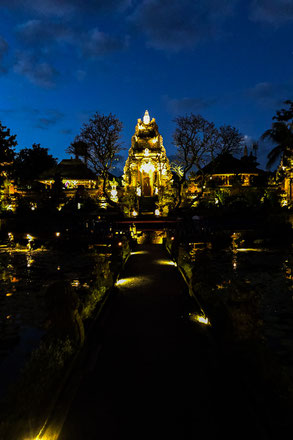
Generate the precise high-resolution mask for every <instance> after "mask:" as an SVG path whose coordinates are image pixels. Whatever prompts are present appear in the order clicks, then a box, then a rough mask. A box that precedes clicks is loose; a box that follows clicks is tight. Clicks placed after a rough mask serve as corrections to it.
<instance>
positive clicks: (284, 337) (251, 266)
mask: <svg viewBox="0 0 293 440" xmlns="http://www.w3.org/2000/svg"><path fill="white" fill-rule="evenodd" d="M230 264H231V266H232V268H233V270H235V271H236V273H237V275H238V277H239V278H241V279H242V280H244V281H245V282H246V283H248V284H249V285H250V286H251V289H252V290H253V291H255V290H257V292H258V293H259V296H260V303H259V313H260V319H261V320H262V327H261V331H262V335H263V337H264V339H265V340H266V342H267V344H268V346H269V347H270V348H271V349H272V350H273V351H274V352H275V353H276V354H277V355H278V357H279V358H280V360H281V361H282V363H283V364H284V366H286V367H288V368H289V369H292V372H293V300H292V299H293V297H292V295H293V290H292V287H293V284H292V282H293V279H292V273H293V272H292V271H293V254H292V252H291V250H290V249H276V248H274V249H269V248H267V249H263V248H254V249H253V248H252V249H251V248H243V247H239V248H238V249H237V251H236V252H235V253H233V252H232V256H231V259H230Z"/></svg>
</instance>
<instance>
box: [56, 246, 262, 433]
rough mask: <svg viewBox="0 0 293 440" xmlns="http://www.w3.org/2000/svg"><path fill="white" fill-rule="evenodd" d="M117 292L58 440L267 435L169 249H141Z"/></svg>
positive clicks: (125, 272) (126, 270)
mask: <svg viewBox="0 0 293 440" xmlns="http://www.w3.org/2000/svg"><path fill="white" fill-rule="evenodd" d="M118 289H119V291H118V293H117V295H116V296H115V297H114V298H113V299H112V302H111V304H110V307H109V308H108V310H107V313H106V315H105V316H104V317H103V320H102V323H101V325H100V326H99V327H98V328H97V330H96V331H97V341H98V340H100V341H101V346H100V347H99V348H97V347H98V346H97V347H93V350H92V355H91V356H90V358H89V359H88V361H87V365H86V367H85V370H84V371H83V372H82V378H81V381H80V384H79V388H78V390H77V392H76V394H75V397H74V399H73V401H72V404H71V407H70V409H69V412H68V415H67V418H66V420H65V423H64V425H63V429H62V431H61V434H60V436H59V439H60V440H110V439H113V440H114V439H115V440H120V439H137V440H140V439H152V440H155V439H161V440H165V439H166V440H167V439H168V440H169V439H180V440H181V439H197V438H200V437H202V436H203V437H204V438H205V439H220V438H222V437H223V438H225V439H226V440H227V438H228V439H232V438H233V439H237V440H239V439H244V438H246V439H247V438H258V439H265V438H266V437H265V436H263V435H262V434H261V433H260V432H259V428H258V427H257V426H256V425H257V424H256V421H255V419H254V416H253V414H252V411H251V405H250V402H249V399H248V397H247V395H246V393H245V391H244V390H243V387H242V386H241V385H240V383H239V382H238V381H237V380H236V379H235V377H237V375H235V372H234V373H233V374H231V371H229V368H228V369H227V366H226V365H224V363H223V361H220V360H219V356H218V355H217V350H216V348H215V347H214V345H213V344H212V343H211V342H210V338H209V335H208V330H207V329H206V328H205V329H203V328H202V327H201V325H199V324H198V323H195V322H193V321H192V320H190V316H189V314H190V313H194V312H196V308H195V307H196V306H195V304H194V303H193V302H192V300H191V299H190V298H189V296H188V294H187V291H186V287H185V284H184V283H183V280H182V278H181V276H180V274H179V272H178V270H177V268H176V267H175V266H174V265H173V264H172V261H171V260H170V258H169V256H168V254H167V252H166V251H165V250H164V249H163V248H162V247H161V246H158V245H148V246H141V247H139V248H138V249H137V252H134V253H133V254H132V255H131V256H130V258H129V260H128V262H127V264H126V267H125V271H124V273H123V274H122V277H121V279H120V281H119V282H118ZM97 344H98V342H97Z"/></svg>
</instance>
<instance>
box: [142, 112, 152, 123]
mask: <svg viewBox="0 0 293 440" xmlns="http://www.w3.org/2000/svg"><path fill="white" fill-rule="evenodd" d="M150 120H151V119H150V115H149V112H148V111H147V110H146V111H145V114H144V117H143V123H144V124H149V123H150Z"/></svg>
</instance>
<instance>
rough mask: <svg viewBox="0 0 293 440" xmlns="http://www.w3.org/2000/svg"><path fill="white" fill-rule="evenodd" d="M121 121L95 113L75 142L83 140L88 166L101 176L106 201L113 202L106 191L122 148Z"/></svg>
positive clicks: (113, 116) (110, 115)
mask: <svg viewBox="0 0 293 440" xmlns="http://www.w3.org/2000/svg"><path fill="white" fill-rule="evenodd" d="M121 130H122V122H120V121H119V119H117V118H116V116H115V115H112V113H110V114H109V115H103V114H100V113H98V112H97V113H95V114H94V116H93V117H92V118H91V119H90V120H89V122H88V123H87V124H84V125H83V127H82V130H81V132H80V134H79V135H78V136H77V137H76V139H75V142H77V141H78V142H83V143H84V144H85V145H86V148H87V159H88V164H89V166H90V167H91V168H92V169H93V170H94V171H95V172H96V173H97V174H98V175H100V176H101V177H102V180H103V195H104V196H105V197H106V198H107V200H108V202H109V203H110V204H111V205H113V204H115V203H114V202H113V201H112V200H111V198H110V196H109V195H108V193H107V187H108V181H109V172H110V171H111V170H112V169H113V168H114V164H115V161H117V160H118V159H119V152H120V151H121V150H122V148H121V143H120V142H119V141H120V137H121V135H120V133H121Z"/></svg>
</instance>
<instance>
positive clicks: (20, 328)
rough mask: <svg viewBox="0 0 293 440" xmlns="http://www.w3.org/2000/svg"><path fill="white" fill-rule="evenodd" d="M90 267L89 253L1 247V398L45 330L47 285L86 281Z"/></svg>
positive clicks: (92, 257)
mask: <svg viewBox="0 0 293 440" xmlns="http://www.w3.org/2000/svg"><path fill="white" fill-rule="evenodd" d="M93 267H94V256H93V254H92V253H90V252H83V253H82V252H80V251H79V252H62V251H61V250H60V251H53V250H46V249H42V250H27V249H26V248H24V249H13V248H9V247H2V248H1V249H0V377H1V378H2V380H1V381H0V397H1V396H2V395H3V393H4V391H5V389H6V388H7V386H8V384H9V383H10V382H11V381H12V380H13V379H14V378H15V376H16V375H17V373H18V372H19V370H20V369H21V368H22V367H23V365H24V363H25V361H26V360H27V358H28V357H29V354H30V353H31V351H32V349H33V348H35V347H37V346H38V344H39V342H40V339H41V338H42V336H43V335H44V334H45V332H46V320H47V313H46V301H45V292H46V288H47V286H48V285H49V284H50V283H52V282H54V281H56V280H58V279H60V277H62V278H65V279H67V280H69V281H71V282H72V283H74V281H75V280H76V282H78V283H79V284H81V283H88V282H89V280H90V278H91V275H92V271H93ZM3 378H5V379H4V380H3Z"/></svg>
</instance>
